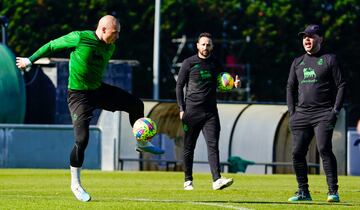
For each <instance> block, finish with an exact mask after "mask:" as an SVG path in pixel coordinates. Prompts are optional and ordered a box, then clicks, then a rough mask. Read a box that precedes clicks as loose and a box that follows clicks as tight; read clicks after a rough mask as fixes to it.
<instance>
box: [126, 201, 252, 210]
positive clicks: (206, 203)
mask: <svg viewBox="0 0 360 210" xmlns="http://www.w3.org/2000/svg"><path fill="white" fill-rule="evenodd" d="M122 200H127V201H142V202H167V203H189V204H193V205H204V206H216V207H221V208H226V209H236V210H251V209H248V208H244V207H238V206H233V205H226V204H222V203H216V202H214V203H212V202H211V203H210V202H202V201H182V200H153V199H147V198H123V199H122Z"/></svg>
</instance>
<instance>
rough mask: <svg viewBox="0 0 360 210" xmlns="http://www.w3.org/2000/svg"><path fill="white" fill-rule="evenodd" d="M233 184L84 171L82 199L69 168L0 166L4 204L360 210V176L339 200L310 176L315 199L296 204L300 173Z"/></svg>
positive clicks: (348, 181)
mask: <svg viewBox="0 0 360 210" xmlns="http://www.w3.org/2000/svg"><path fill="white" fill-rule="evenodd" d="M224 175H225V176H228V177H232V178H234V184H233V185H232V186H231V187H229V188H226V189H224V190H221V191H214V190H212V188H211V184H212V183H211V177H210V174H208V173H195V174H194V187H195V190H194V191H191V192H190V191H185V190H183V173H182V172H144V171H142V172H138V171H132V172H129V171H126V172H125V171H114V172H103V171H96V170H83V171H82V184H83V186H84V187H85V189H86V190H87V191H88V192H89V193H90V195H91V196H92V200H91V201H90V202H87V203H83V202H80V201H77V200H76V199H75V197H74V196H73V195H72V193H71V191H70V172H69V170H46V169H0V180H1V185H0V206H1V209H5V210H7V209H9V210H10V209H11V210H13V209H27V210H32V209H34V210H35V209H36V210H38V209H164V210H167V209H179V210H180V209H260V210H261V209H274V210H283V209H358V207H359V205H360V201H359V199H358V198H359V196H360V191H359V185H358V184H354V183H359V181H360V178H359V177H356V176H340V177H339V183H340V189H339V193H340V198H341V202H340V203H333V204H331V203H327V202H326V193H327V187H326V180H325V176H324V175H310V176H309V184H310V191H311V193H312V198H313V201H312V202H301V203H291V202H287V199H288V198H289V197H290V196H292V195H293V194H294V192H295V191H296V187H297V186H296V180H295V175H249V174H246V175H244V174H224Z"/></svg>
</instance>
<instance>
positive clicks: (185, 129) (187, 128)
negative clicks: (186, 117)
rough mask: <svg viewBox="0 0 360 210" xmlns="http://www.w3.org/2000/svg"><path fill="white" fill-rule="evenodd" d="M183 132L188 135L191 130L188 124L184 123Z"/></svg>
mask: <svg viewBox="0 0 360 210" xmlns="http://www.w3.org/2000/svg"><path fill="white" fill-rule="evenodd" d="M183 130H184V132H185V133H186V132H187V131H188V130H189V126H188V124H186V123H183Z"/></svg>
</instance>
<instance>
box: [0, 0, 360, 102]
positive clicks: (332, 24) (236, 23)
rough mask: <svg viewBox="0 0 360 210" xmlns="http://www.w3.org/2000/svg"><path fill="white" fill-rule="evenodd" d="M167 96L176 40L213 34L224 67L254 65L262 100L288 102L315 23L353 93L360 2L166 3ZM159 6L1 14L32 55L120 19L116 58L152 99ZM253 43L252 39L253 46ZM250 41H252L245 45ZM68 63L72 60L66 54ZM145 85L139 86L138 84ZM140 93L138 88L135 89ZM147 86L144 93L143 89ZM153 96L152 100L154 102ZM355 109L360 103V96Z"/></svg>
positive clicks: (138, 3) (53, 6) (63, 5)
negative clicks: (290, 79)
mask: <svg viewBox="0 0 360 210" xmlns="http://www.w3.org/2000/svg"><path fill="white" fill-rule="evenodd" d="M161 2H162V5H161V58H160V59H161V82H162V83H161V84H160V85H161V87H160V89H161V91H162V92H161V96H162V98H171V99H174V98H175V95H174V91H173V90H174V88H175V80H174V79H173V75H172V74H171V73H170V68H171V61H172V58H173V56H175V54H176V50H177V45H176V44H175V43H172V41H171V40H172V39H174V38H180V37H181V36H182V35H186V36H187V38H188V39H194V38H196V37H197V36H198V34H199V33H201V32H203V31H208V32H210V33H212V34H213V36H214V37H215V39H217V40H221V41H222V42H216V43H215V52H214V53H215V54H216V55H217V56H218V57H220V58H221V59H222V60H223V61H225V56H226V55H228V54H233V55H235V57H236V58H237V61H238V62H239V63H249V64H250V65H251V76H252V78H251V79H252V81H251V91H252V93H253V94H254V95H255V97H256V98H257V100H259V101H278V102H284V101H285V88H284V87H285V85H286V80H287V76H288V70H289V67H290V64H291V62H292V60H293V59H294V57H296V56H299V55H301V54H302V53H303V49H302V45H301V42H300V39H298V37H297V33H298V32H299V31H301V30H303V29H304V27H305V26H306V25H307V24H309V23H319V24H321V25H322V26H323V27H324V29H325V45H324V46H325V48H327V49H329V50H330V51H332V52H335V53H336V54H337V55H338V57H339V58H340V60H341V61H342V63H343V64H344V69H345V70H346V73H347V75H348V78H349V86H350V88H349V90H359V89H360V84H359V83H358V82H356V80H357V79H358V78H359V77H360V75H359V73H358V71H357V70H356V69H357V66H359V65H360V59H358V58H359V57H360V33H359V28H360V18H359V16H360V6H359V5H360V1H359V0H339V1H329V0H326V1H323V0H312V1H310V0H306V1H291V0H277V1H254V0H243V1H238V0H219V1H213V0H163V1H161ZM154 7H155V5H154V1H149V0H123V1H105V0H91V1H89V0H87V1H85V0H79V1H72V0H63V1H54V0H37V1H35V0H32V1H25V0H12V1H4V0H3V1H1V2H0V15H6V16H8V18H9V19H10V25H9V30H8V34H9V46H10V47H11V48H12V49H13V50H14V51H15V53H16V55H21V56H28V55H29V54H31V53H32V52H34V51H35V49H37V48H38V47H40V46H41V45H42V44H44V43H46V42H47V41H49V40H50V39H54V38H56V37H58V36H61V35H63V34H66V33H69V32H70V31H73V30H83V29H95V27H96V23H97V21H98V19H99V18H100V17H101V16H102V15H104V14H114V15H116V16H117V17H118V18H119V20H120V22H121V24H122V29H121V34H120V39H119V41H118V48H117V51H116V52H115V55H114V58H116V59H135V60H139V61H140V63H141V66H140V68H139V69H138V70H136V72H134V73H135V74H137V75H140V76H135V77H136V78H137V77H139V78H138V79H140V78H141V84H138V87H141V89H136V88H135V93H137V94H138V95H139V96H141V97H145V98H150V97H151V91H146V90H151V87H152V71H151V69H152V59H153V57H152V55H153V28H154V25H153V24H154ZM249 38H250V39H249ZM246 39H248V40H250V42H245V40H246ZM194 53H195V49H194V41H191V42H189V43H188V45H186V47H185V48H184V51H183V54H182V55H181V56H180V61H181V60H182V59H184V58H185V57H187V56H190V55H192V54H194ZM64 56H66V55H64ZM139 83H140V82H139ZM134 84H135V86H136V81H135V82H134ZM143 85H144V86H143ZM148 94H150V95H148ZM349 95H351V97H350V99H349V102H350V103H358V104H360V96H356V95H358V94H355V92H349Z"/></svg>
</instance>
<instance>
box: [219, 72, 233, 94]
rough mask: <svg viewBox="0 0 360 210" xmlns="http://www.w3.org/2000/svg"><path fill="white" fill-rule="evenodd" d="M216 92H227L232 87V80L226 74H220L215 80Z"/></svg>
mask: <svg viewBox="0 0 360 210" xmlns="http://www.w3.org/2000/svg"><path fill="white" fill-rule="evenodd" d="M217 81H218V90H219V91H220V92H227V91H230V90H232V89H233V87H234V78H233V77H232V76H231V75H230V74H229V73H227V72H221V73H220V74H219V75H218V78H217Z"/></svg>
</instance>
